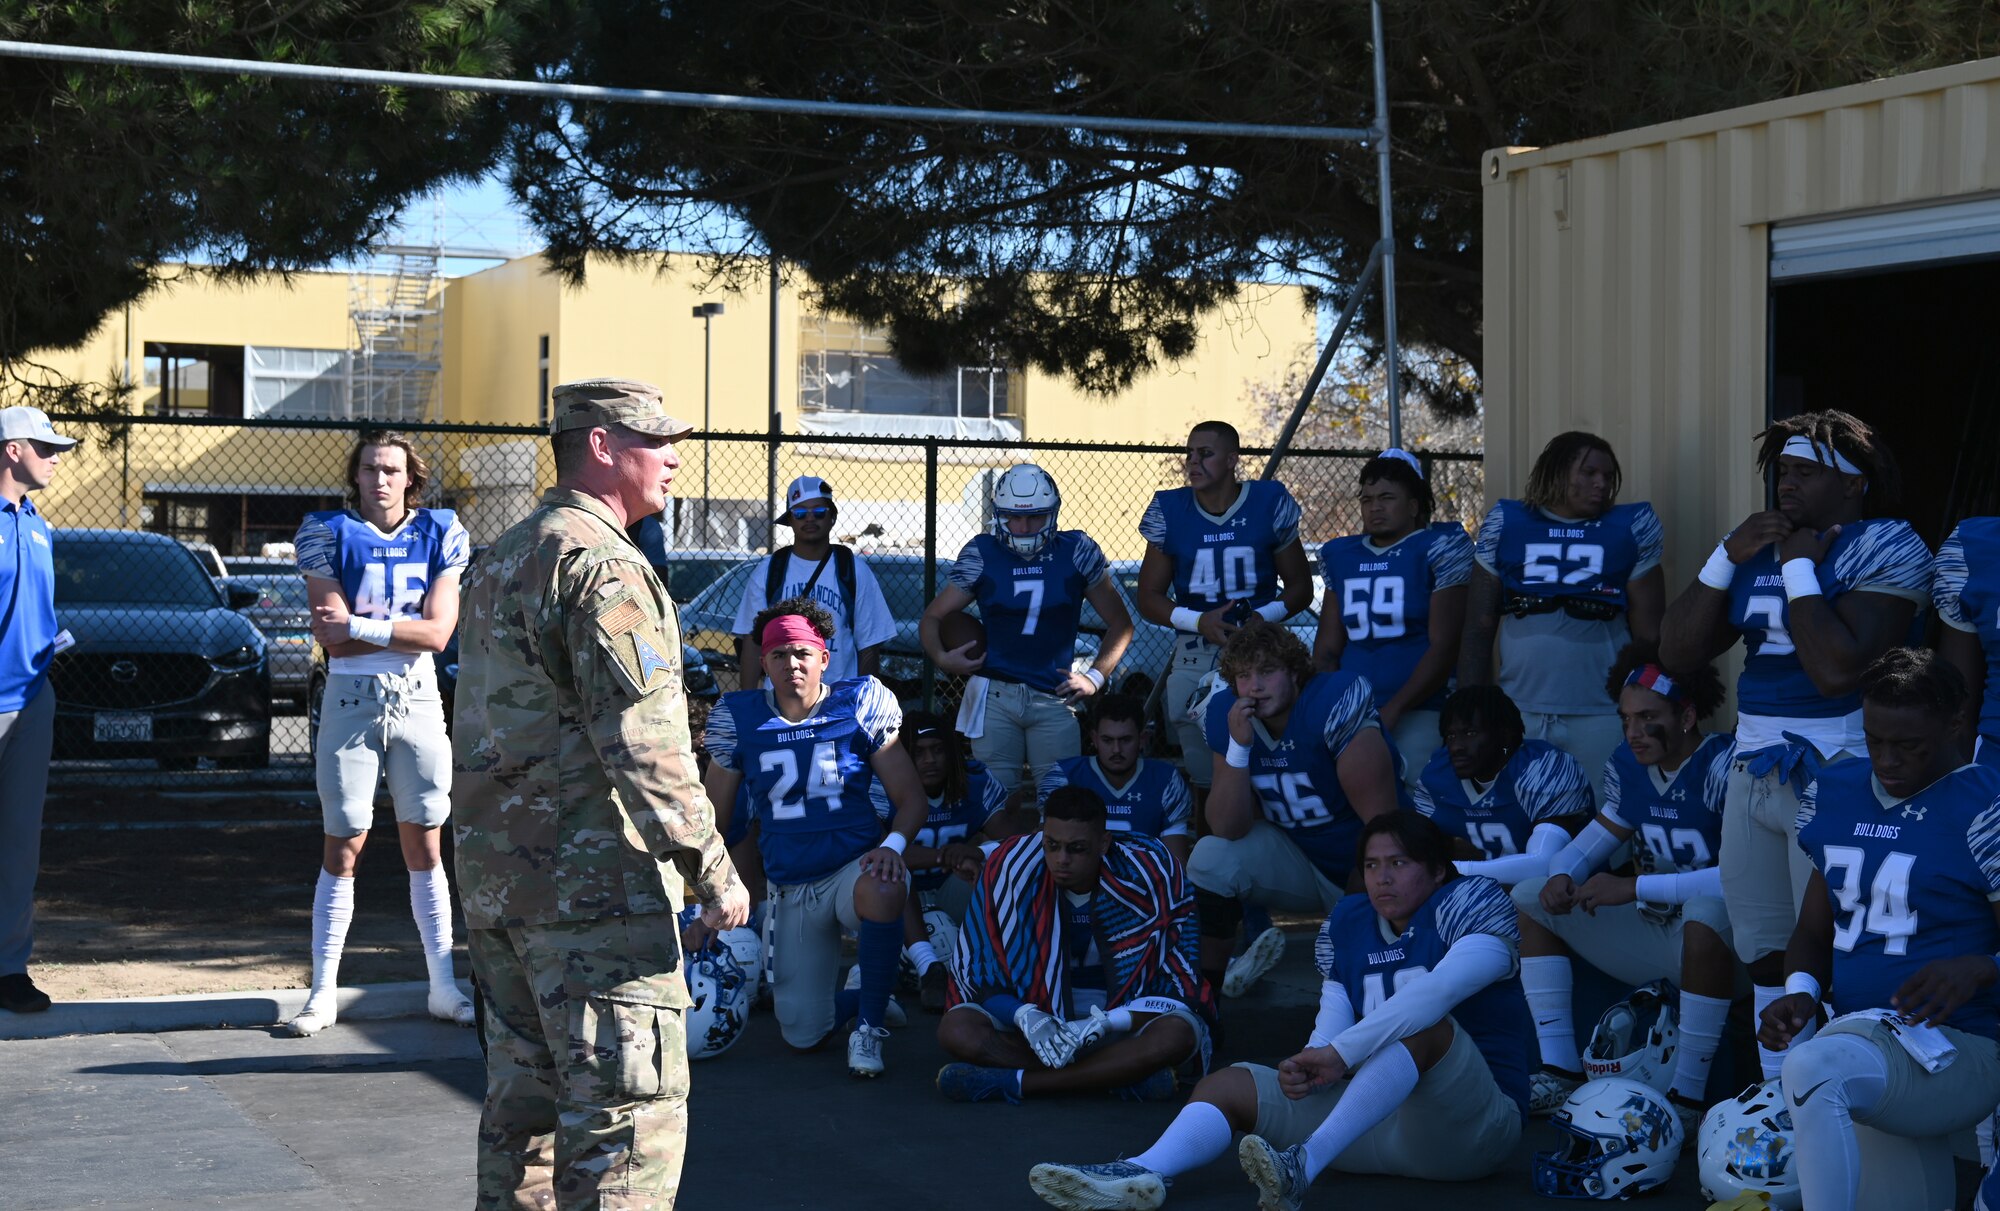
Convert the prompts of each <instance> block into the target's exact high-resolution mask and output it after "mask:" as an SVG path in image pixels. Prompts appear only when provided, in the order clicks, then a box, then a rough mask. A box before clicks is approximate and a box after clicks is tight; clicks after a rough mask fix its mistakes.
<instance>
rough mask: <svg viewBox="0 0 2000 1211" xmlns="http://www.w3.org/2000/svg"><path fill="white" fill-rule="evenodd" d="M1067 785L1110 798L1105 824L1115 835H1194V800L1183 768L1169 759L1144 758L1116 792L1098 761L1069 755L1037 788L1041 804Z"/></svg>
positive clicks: (1036, 793)
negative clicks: (1169, 762) (1166, 760)
mask: <svg viewBox="0 0 2000 1211" xmlns="http://www.w3.org/2000/svg"><path fill="white" fill-rule="evenodd" d="M1065 786H1080V787H1083V788H1084V789H1085V790H1087V791H1089V792H1090V793H1092V794H1094V795H1096V796H1097V797H1098V798H1099V799H1102V800H1104V816H1105V820H1104V824H1105V827H1106V828H1109V829H1110V830H1111V831H1112V832H1116V833H1137V834H1139V835H1140V836H1142V837H1166V836H1187V837H1192V836H1193V835H1194V797H1193V795H1191V794H1190V793H1189V791H1188V785H1187V780H1186V779H1184V778H1182V777H1181V772H1180V770H1178V769H1176V768H1175V767H1174V766H1171V765H1169V764H1167V763H1166V762H1164V761H1148V760H1146V759H1145V758H1143V757H1141V758H1140V759H1139V764H1138V766H1137V767H1136V768H1134V769H1133V771H1132V776H1131V777H1129V778H1127V779H1126V780H1125V785H1124V786H1122V787H1118V788H1113V787H1112V785H1111V780H1110V779H1108V778H1106V777H1105V776H1104V771H1103V770H1102V769H1100V768H1098V765H1097V758H1095V757H1090V756H1082V757H1066V758H1064V759H1063V760H1061V761H1058V762H1056V763H1055V764H1054V765H1052V766H1050V767H1049V768H1048V771H1047V772H1046V773H1044V774H1043V775H1042V778H1041V781H1040V782H1038V783H1037V784H1036V785H1035V802H1036V803H1037V804H1045V803H1047V802H1048V801H1049V796H1050V795H1052V794H1054V793H1055V792H1056V791H1058V790H1060V789H1061V788H1063V787H1065Z"/></svg>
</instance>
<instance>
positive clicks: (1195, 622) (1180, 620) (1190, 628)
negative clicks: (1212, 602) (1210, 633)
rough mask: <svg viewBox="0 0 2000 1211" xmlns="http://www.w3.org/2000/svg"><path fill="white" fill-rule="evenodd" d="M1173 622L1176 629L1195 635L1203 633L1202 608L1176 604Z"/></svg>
mask: <svg viewBox="0 0 2000 1211" xmlns="http://www.w3.org/2000/svg"><path fill="white" fill-rule="evenodd" d="M1173 622H1174V629H1175V630H1176V631H1187V632H1189V633H1191V634H1195V635H1199V634H1201V611H1200V610H1194V609H1189V608H1188V607H1187V606H1175V607H1174V617H1173Z"/></svg>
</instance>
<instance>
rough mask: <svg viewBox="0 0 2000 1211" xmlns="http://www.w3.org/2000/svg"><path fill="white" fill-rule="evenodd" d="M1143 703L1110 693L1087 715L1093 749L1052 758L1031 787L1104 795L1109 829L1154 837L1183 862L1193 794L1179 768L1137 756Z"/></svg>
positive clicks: (1190, 834)
mask: <svg viewBox="0 0 2000 1211" xmlns="http://www.w3.org/2000/svg"><path fill="white" fill-rule="evenodd" d="M1145 735H1146V708H1145V705H1144V704H1143V703H1141V702H1140V701H1139V700H1138V699H1137V698H1132V697H1129V696H1127V695H1123V694H1112V695H1110V696H1108V697H1106V698H1104V699H1102V700H1101V701H1099V702H1098V704H1097V709H1096V710H1095V711H1094V712H1093V713H1092V715H1091V721H1090V742H1091V748H1092V750H1093V754H1092V755H1090V756H1078V757H1071V758H1070V759H1069V760H1067V761H1058V762H1056V764H1055V768H1053V769H1051V770H1050V771H1049V772H1048V774H1047V775H1046V776H1044V777H1043V778H1042V780H1041V783H1040V785H1039V786H1038V787H1037V788H1036V793H1037V796H1038V801H1039V802H1041V803H1047V802H1048V800H1049V795H1050V794H1052V793H1053V792H1055V791H1056V790H1058V789H1060V788H1062V787H1065V786H1081V787H1083V788H1085V789H1086V790H1088V791H1090V792H1091V793H1092V794H1094V795H1096V796H1097V797H1098V798H1099V799H1102V800H1104V807H1105V811H1106V812H1107V813H1108V816H1109V823H1108V825H1107V827H1109V828H1110V829H1111V831H1112V832H1114V833H1137V834H1138V835H1139V836H1142V837H1154V838H1157V839H1158V840H1159V842H1160V844H1162V845H1164V846H1166V847H1167V852H1168V853H1170V854H1172V855H1173V856H1174V857H1175V858H1177V859H1179V860H1180V862H1181V863H1182V864H1183V865H1186V863H1187V860H1188V851H1190V850H1191V849H1193V848H1194V796H1193V795H1192V794H1191V793H1189V791H1188V785H1187V781H1186V780H1185V779H1184V778H1182V776H1181V772H1180V771H1179V770H1177V769H1175V768H1174V767H1173V766H1171V765H1168V764H1167V763H1166V762H1164V761H1148V760H1146V759H1145V758H1144V757H1142V756H1140V755H1139V754H1140V749H1141V748H1142V747H1143V746H1144V743H1145Z"/></svg>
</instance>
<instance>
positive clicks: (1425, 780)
mask: <svg viewBox="0 0 2000 1211" xmlns="http://www.w3.org/2000/svg"><path fill="white" fill-rule="evenodd" d="M1595 804H1596V797H1595V796H1594V795H1592V794H1591V791H1590V779H1589V778H1588V777H1586V776H1585V775H1584V772H1583V766H1582V765H1581V764H1579V763H1578V762H1577V759H1576V758H1575V757H1572V756H1570V755H1569V754H1568V753H1565V752H1563V751H1562V750H1561V749H1559V748H1557V747H1556V746H1555V745H1553V744H1550V743H1549V742H1548V741H1546V740H1526V741H1523V742H1522V744H1521V747H1520V748H1518V749H1516V750H1514V755H1513V756H1511V757H1509V758H1507V764H1505V765H1503V766H1501V767H1500V772H1499V773H1498V774H1497V775H1495V776H1494V778H1493V783H1492V785H1490V786H1488V787H1487V788H1486V793H1485V794H1482V795H1479V796H1477V797H1476V798H1475V797H1474V796H1473V794H1472V793H1471V791H1470V790H1469V789H1468V788H1467V786H1466V784H1465V783H1464V782H1463V781H1461V780H1460V779H1459V776H1458V774H1457V773H1456V772H1455V771H1454V770H1453V769H1452V768H1451V754H1450V753H1448V752H1446V751H1445V749H1444V748H1443V747H1442V746H1440V747H1439V748H1438V750H1437V751H1436V752H1435V753H1432V754H1431V759H1430V761H1429V762H1428V763H1427V764H1426V765H1425V766H1424V772H1423V774H1422V775H1421V776H1419V778H1418V780H1417V789H1416V808H1417V810H1418V811H1420V812H1422V813H1423V814H1424V815H1426V816H1429V817H1430V818H1431V820H1432V821H1434V822H1435V823H1436V824H1437V826H1438V827H1439V828H1441V829H1443V830H1444V831H1445V832H1447V833H1450V834H1451V835H1452V836H1454V837H1461V836H1462V837H1465V838H1466V839H1468V840H1470V841H1471V842H1472V847H1473V848H1474V849H1476V850H1478V851H1479V852H1480V853H1481V854H1482V855H1484V856H1486V857H1488V858H1499V857H1504V856H1505V855H1507V854H1519V853H1526V852H1527V849H1528V834H1530V833H1532V832H1534V831H1535V825H1537V824H1543V823H1551V822H1553V821H1556V820H1560V819H1562V818H1563V817H1565V816H1587V815H1589V814H1590V812H1591V810H1592V808H1593V807H1594V806H1595Z"/></svg>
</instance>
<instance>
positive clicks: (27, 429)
mask: <svg viewBox="0 0 2000 1211" xmlns="http://www.w3.org/2000/svg"><path fill="white" fill-rule="evenodd" d="M75 444H76V439H75V438H73V437H63V436H61V435H60V434H58V433H57V432H56V431H55V427H54V426H52V425H50V424H49V418H48V417H47V416H46V415H44V414H43V413H42V411H41V410H40V409H39V408H0V1009H5V1010H8V1011H10V1012H13V1013H39V1012H41V1011H42V1010H44V1009H47V1008H48V1007H49V998H48V995H47V994H46V993H44V992H43V991H42V990H41V989H39V988H36V987H35V982H34V981H33V980H31V979H29V978H28V951H29V950H30V949H31V948H32V947H33V946H34V941H35V871H36V869H37V868H38V867H39V866H40V865H41V857H42V797H43V795H44V794H45V793H46V792H47V790H48V787H49V749H50V745H51V744H52V743H53V741H54V739H55V719H56V695H55V691H54V690H52V689H50V688H49V662H50V661H51V660H53V659H55V654H56V643H57V639H56V635H57V632H56V565H55V560H54V558H53V554H54V552H53V550H52V548H51V546H50V543H49V523H48V522H46V521H43V520H42V515H41V513H39V512H38V511H37V510H36V509H35V503H34V502H33V501H31V500H29V499H28V493H30V492H39V491H41V490H42V489H43V488H46V487H48V486H49V481H50V480H51V479H52V478H54V476H55V473H56V464H57V463H58V462H60V461H62V454H63V451H65V450H67V449H69V448H70V447H71V446H74V445H75Z"/></svg>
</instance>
